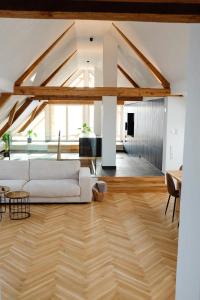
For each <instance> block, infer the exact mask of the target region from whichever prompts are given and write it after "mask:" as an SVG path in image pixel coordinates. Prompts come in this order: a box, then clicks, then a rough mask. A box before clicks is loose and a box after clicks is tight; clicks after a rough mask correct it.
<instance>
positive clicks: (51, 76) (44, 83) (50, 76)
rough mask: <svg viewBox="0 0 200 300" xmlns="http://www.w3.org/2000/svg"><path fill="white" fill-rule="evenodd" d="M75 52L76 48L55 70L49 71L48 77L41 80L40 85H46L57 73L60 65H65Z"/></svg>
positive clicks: (60, 67)
mask: <svg viewBox="0 0 200 300" xmlns="http://www.w3.org/2000/svg"><path fill="white" fill-rule="evenodd" d="M76 53H77V50H75V51H74V52H73V53H72V54H70V55H69V56H68V57H67V58H66V59H65V60H64V62H62V64H60V65H59V66H58V67H57V68H56V70H55V71H53V72H52V73H51V75H49V77H48V78H47V79H46V80H45V81H43V82H42V84H41V86H46V85H47V84H48V83H49V82H50V81H51V80H52V79H53V78H54V77H55V76H56V75H57V74H58V72H59V71H60V70H61V69H62V67H64V65H66V64H67V63H68V61H69V60H70V59H71V58H72V57H73V56H74V55H75V54H76Z"/></svg>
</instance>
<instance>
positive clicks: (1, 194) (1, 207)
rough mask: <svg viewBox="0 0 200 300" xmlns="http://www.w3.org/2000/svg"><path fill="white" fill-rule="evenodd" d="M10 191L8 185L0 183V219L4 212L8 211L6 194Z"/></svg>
mask: <svg viewBox="0 0 200 300" xmlns="http://www.w3.org/2000/svg"><path fill="white" fill-rule="evenodd" d="M9 191H10V188H9V187H8V186H2V185H0V220H1V219H2V214H3V213H5V212H6V197H5V194H6V193H7V192H9Z"/></svg>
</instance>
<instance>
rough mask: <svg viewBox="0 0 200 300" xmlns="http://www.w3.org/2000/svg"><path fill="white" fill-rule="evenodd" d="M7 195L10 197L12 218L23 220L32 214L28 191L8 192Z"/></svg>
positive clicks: (10, 214)
mask: <svg viewBox="0 0 200 300" xmlns="http://www.w3.org/2000/svg"><path fill="white" fill-rule="evenodd" d="M5 197H6V198H8V199H9V216H10V219H11V220H22V219H26V218H29V217H30V216H31V213H30V202H29V193H28V192H25V191H14V192H8V193H6V194H5Z"/></svg>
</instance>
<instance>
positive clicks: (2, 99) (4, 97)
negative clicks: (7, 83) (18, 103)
mask: <svg viewBox="0 0 200 300" xmlns="http://www.w3.org/2000/svg"><path fill="white" fill-rule="evenodd" d="M10 96H11V94H10V93H2V94H1V96H0V108H1V107H2V106H3V105H4V104H5V103H6V102H7V101H8V99H9V98H10Z"/></svg>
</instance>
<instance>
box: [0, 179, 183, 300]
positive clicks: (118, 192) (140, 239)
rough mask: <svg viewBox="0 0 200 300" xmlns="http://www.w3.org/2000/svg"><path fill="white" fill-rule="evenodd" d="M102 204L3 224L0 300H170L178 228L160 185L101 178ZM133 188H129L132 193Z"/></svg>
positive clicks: (35, 213)
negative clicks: (104, 189)
mask: <svg viewBox="0 0 200 300" xmlns="http://www.w3.org/2000/svg"><path fill="white" fill-rule="evenodd" d="M106 180H107V182H108V185H109V192H108V193H107V195H106V197H105V201H104V202H102V203H100V202H96V203H94V202H93V203H91V204H82V205H79V204H76V205H75V204H74V205H72V204H67V205H33V206H32V216H31V218H30V219H27V220H24V221H10V220H9V219H8V216H5V217H4V218H3V221H2V222H1V224H0V286H1V294H2V298H1V297H0V298H1V300H7V299H8V300H15V299H17V300H18V299H19V300H24V299H26V300H28V299H29V300H32V299H33V300H35V299H39V300H43V299H47V300H49V299H66V300H68V299H69V300H75V299H76V300H86V299H87V300H96V299H101V300H109V299H113V300H126V299H127V300H131V299H134V300H147V299H153V300H170V299H174V289H175V274H176V253H177V221H175V222H174V224H172V223H171V211H169V214H168V216H165V215H164V207H165V204H166V200H167V193H166V191H165V188H164V186H163V179H162V178H159V177H158V178H146V179H145V178H143V179H142V178H140V179H139V178H137V179H134V178H132V179H131V178H126V179H124V178H121V179H120V178H115V179H114V178H106ZM131 187H132V188H131Z"/></svg>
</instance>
